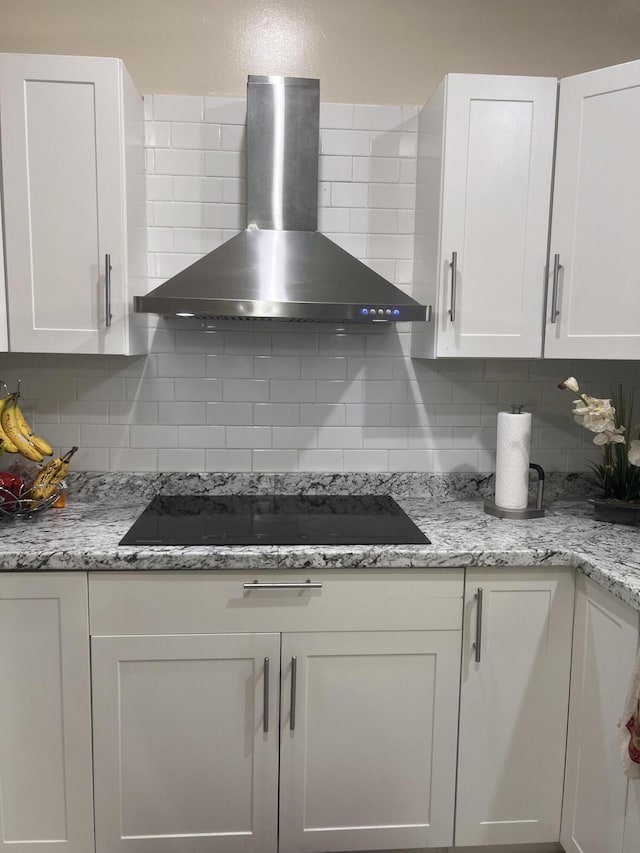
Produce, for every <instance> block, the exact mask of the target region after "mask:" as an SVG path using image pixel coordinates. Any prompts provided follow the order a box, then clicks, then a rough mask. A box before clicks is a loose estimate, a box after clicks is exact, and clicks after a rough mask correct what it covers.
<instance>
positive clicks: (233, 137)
mask: <svg viewBox="0 0 640 853" xmlns="http://www.w3.org/2000/svg"><path fill="white" fill-rule="evenodd" d="M246 146H247V133H246V130H245V128H244V126H242V125H236V124H225V125H223V127H222V148H223V150H224V151H244V150H245V148H246Z"/></svg>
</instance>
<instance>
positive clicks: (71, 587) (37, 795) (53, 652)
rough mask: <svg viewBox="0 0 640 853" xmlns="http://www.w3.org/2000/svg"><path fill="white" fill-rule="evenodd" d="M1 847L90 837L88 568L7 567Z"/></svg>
mask: <svg viewBox="0 0 640 853" xmlns="http://www.w3.org/2000/svg"><path fill="white" fill-rule="evenodd" d="M0 685H2V690H1V695H0V792H1V807H0V850H6V851H8V850H20V851H21V853H45V851H47V853H50V851H51V850H52V849H53V848H55V849H56V850H60V851H61V853H63V852H64V853H89V851H92V850H93V849H94V841H93V789H92V778H91V700H90V695H91V694H90V684H89V627H88V623H87V577H86V574H84V573H80V574H73V575H69V574H67V575H63V574H53V573H48V572H47V573H37V574H36V573H34V574H23V573H18V572H14V573H3V574H0Z"/></svg>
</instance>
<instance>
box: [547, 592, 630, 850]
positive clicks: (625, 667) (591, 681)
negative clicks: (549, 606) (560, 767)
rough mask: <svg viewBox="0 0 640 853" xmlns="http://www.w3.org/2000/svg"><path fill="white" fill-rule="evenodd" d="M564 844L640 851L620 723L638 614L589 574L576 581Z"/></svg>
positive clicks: (578, 848) (563, 825)
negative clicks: (622, 756) (622, 761)
mask: <svg viewBox="0 0 640 853" xmlns="http://www.w3.org/2000/svg"><path fill="white" fill-rule="evenodd" d="M576 590H577V595H576V611H575V627H574V647H573V663H572V680H571V702H570V710H569V738H568V743H567V770H566V783H565V791H564V807H563V817H562V836H561V841H562V845H563V847H564V848H565V850H566V851H567V853H637V851H638V850H640V820H639V817H638V815H639V812H640V780H633V781H631V782H630V781H629V780H628V779H627V777H626V776H625V775H624V774H623V771H622V767H621V764H620V748H619V744H618V729H617V722H618V719H619V718H620V715H621V714H622V710H623V706H624V702H625V698H626V695H627V690H628V688H629V683H630V679H631V674H632V672H633V668H634V663H635V658H636V654H637V650H638V613H637V611H635V610H633V609H632V608H631V607H629V606H627V605H626V604H624V603H623V602H622V601H619V600H618V599H616V598H614V597H613V596H612V595H610V594H609V593H608V592H607V591H606V590H604V589H602V587H599V586H598V585H597V584H595V583H594V582H593V581H591V580H589V578H587V577H585V576H584V575H579V576H578V578H577V582H576Z"/></svg>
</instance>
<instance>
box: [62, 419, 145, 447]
mask: <svg viewBox="0 0 640 853" xmlns="http://www.w3.org/2000/svg"><path fill="white" fill-rule="evenodd" d="M129 429H130V427H128V426H124V425H118V424H82V426H81V427H80V438H79V441H78V442H77V444H79V445H81V446H82V447H129V446H130V441H129ZM138 429H140V427H138ZM145 429H146V427H145ZM47 432H48V434H49V435H50V440H51V430H48V431H47ZM143 446H144V447H157V445H156V444H153V443H152V444H146V445H143Z"/></svg>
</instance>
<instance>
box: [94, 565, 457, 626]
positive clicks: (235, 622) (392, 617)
mask: <svg viewBox="0 0 640 853" xmlns="http://www.w3.org/2000/svg"><path fill="white" fill-rule="evenodd" d="M463 575H464V570H463V569H433V570H430V569H426V570H425V569H420V570H408V571H403V570H399V571H397V570H384V569H380V570H373V571H372V570H369V569H367V570H366V571H342V570H335V571H322V572H314V571H307V572H304V573H302V572H162V573H155V572H154V573H149V574H147V573H145V574H142V573H140V572H125V573H113V574H111V573H109V574H103V573H100V574H98V573H90V575H89V615H90V630H91V633H92V634H93V635H94V636H95V635H117V634H158V633H162V634H183V633H205V634H206V633H224V632H232V633H233V632H243V631H260V632H269V631H376V630H389V631H391V630H425V629H433V630H450V629H453V630H460V629H461V624H462V596H463ZM307 580H310V581H311V582H313V583H320V584H322V586H321V588H309V589H305V588H302V589H295V588H288V589H277V588H276V589H273V588H262V589H259V588H258V589H249V590H247V589H245V587H244V585H245V584H251V583H253V582H254V581H258V582H259V583H287V584H293V583H296V584H304V583H305V582H306V581H307Z"/></svg>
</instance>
